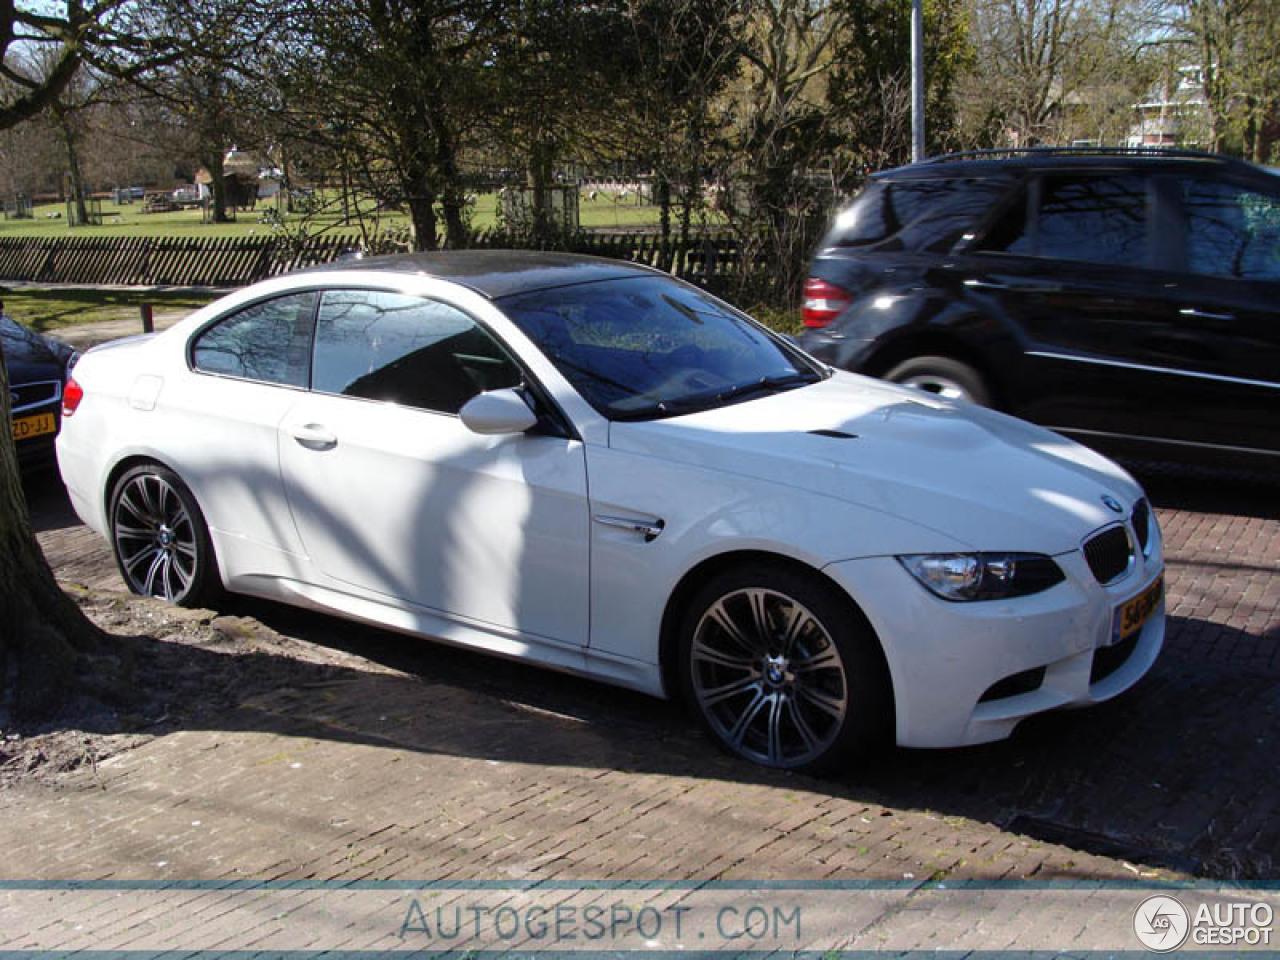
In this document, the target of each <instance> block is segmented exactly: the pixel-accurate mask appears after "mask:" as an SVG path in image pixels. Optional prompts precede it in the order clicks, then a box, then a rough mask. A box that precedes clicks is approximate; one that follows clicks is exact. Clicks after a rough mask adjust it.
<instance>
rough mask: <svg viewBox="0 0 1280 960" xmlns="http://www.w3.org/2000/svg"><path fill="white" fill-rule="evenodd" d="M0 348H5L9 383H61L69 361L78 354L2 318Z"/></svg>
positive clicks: (59, 343)
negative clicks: (48, 381) (52, 381)
mask: <svg viewBox="0 0 1280 960" xmlns="http://www.w3.org/2000/svg"><path fill="white" fill-rule="evenodd" d="M0 346H3V348H4V362H5V368H6V369H7V370H8V372H9V384H10V385H11V386H14V387H16V386H18V385H19V384H22V383H32V382H34V381H40V380H62V379H63V374H64V372H65V370H66V365H67V360H68V358H70V357H71V355H72V354H74V353H75V351H74V350H73V349H72V348H71V347H69V346H67V345H66V344H65V343H63V342H62V341H61V340H55V339H53V338H52V337H46V336H43V335H42V334H39V333H36V332H35V331H34V330H29V329H27V328H26V327H24V326H22V324H20V323H18V322H17V321H15V320H11V319H10V318H9V317H0Z"/></svg>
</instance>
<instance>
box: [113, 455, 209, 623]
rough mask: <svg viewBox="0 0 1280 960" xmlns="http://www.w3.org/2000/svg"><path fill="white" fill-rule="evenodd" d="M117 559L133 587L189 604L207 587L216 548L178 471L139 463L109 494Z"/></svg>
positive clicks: (129, 584) (146, 592) (149, 593)
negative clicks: (177, 473)
mask: <svg viewBox="0 0 1280 960" xmlns="http://www.w3.org/2000/svg"><path fill="white" fill-rule="evenodd" d="M111 540H112V544H113V546H114V547H115V555H116V563H117V564H118V565H119V567H120V573H121V574H122V575H123V576H124V580H125V583H126V584H128V586H129V589H130V590H132V591H133V592H134V593H140V594H142V595H143V596H148V597H158V598H160V599H161V600H168V601H169V602H170V603H177V604H183V605H190V604H192V603H195V602H196V601H197V600H198V599H200V598H201V597H202V596H203V595H204V594H205V593H206V585H207V583H208V581H209V578H210V570H211V567H212V552H213V551H212V548H211V547H210V546H209V535H208V533H207V531H206V530H205V526H204V518H203V517H202V516H201V514H200V510H199V508H198V507H197V506H196V504H195V500H194V498H193V497H192V496H191V493H190V492H189V491H188V490H187V488H186V486H185V485H183V483H182V481H181V480H179V479H178V477H177V475H176V474H174V473H173V472H172V471H170V470H166V469H165V468H163V467H160V466H155V465H148V466H143V467H135V468H134V469H132V470H130V471H129V472H128V473H126V474H125V475H124V476H123V477H121V478H120V480H119V481H118V482H117V483H116V486H115V490H114V492H113V494H112V498H111Z"/></svg>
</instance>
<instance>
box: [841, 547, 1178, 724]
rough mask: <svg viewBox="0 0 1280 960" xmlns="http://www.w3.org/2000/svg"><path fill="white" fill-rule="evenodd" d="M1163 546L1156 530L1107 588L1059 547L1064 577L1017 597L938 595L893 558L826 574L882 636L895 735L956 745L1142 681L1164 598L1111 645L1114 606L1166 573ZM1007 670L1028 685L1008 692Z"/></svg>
mask: <svg viewBox="0 0 1280 960" xmlns="http://www.w3.org/2000/svg"><path fill="white" fill-rule="evenodd" d="M1160 548H1161V544H1160V542H1159V537H1158V536H1157V537H1156V539H1155V542H1154V543H1153V546H1152V549H1151V551H1150V555H1149V556H1148V557H1143V556H1142V555H1141V553H1140V552H1139V553H1138V555H1137V557H1136V559H1135V563H1134V565H1133V567H1132V569H1131V570H1130V571H1129V573H1128V574H1127V575H1126V576H1124V577H1123V578H1122V579H1121V580H1120V581H1118V582H1117V583H1114V584H1112V585H1110V586H1102V585H1101V584H1099V583H1098V581H1097V580H1096V578H1095V577H1094V575H1093V573H1092V572H1091V571H1090V569H1089V566H1088V564H1087V562H1086V561H1085V558H1084V554H1083V553H1082V552H1081V551H1075V552H1073V553H1067V554H1062V555H1059V556H1056V557H1055V558H1054V559H1055V560H1056V561H1057V562H1058V564H1059V566H1061V567H1062V570H1063V572H1064V573H1065V574H1066V580H1065V582H1063V583H1061V584H1058V585H1057V586H1055V587H1053V588H1052V589H1049V590H1046V591H1044V592H1043V593H1039V594H1035V595H1033V596H1029V597H1020V598H1018V599H1016V600H1010V601H986V602H977V603H948V602H947V601H945V600H940V599H938V598H937V597H935V596H933V595H932V594H930V593H929V592H928V591H926V590H925V589H924V588H923V587H922V586H920V584H918V583H917V582H916V581H915V579H914V578H913V577H912V576H911V575H910V574H909V573H907V571H906V570H905V569H903V567H902V566H901V564H899V563H898V561H897V560H896V559H894V558H893V557H869V558H866V559H861V560H850V561H845V562H842V563H836V564H832V565H830V566H829V567H827V568H826V573H827V574H828V575H830V576H831V577H832V578H833V579H834V580H836V581H837V582H838V583H839V584H840V585H841V586H843V587H844V588H845V589H846V590H847V591H848V592H849V594H850V595H851V596H852V597H853V598H854V599H855V600H856V601H857V602H858V604H859V605H860V606H861V607H862V610H863V611H864V612H865V613H866V615H867V617H868V619H869V620H870V621H871V624H872V626H873V627H874V628H875V630H876V634H877V636H878V637H879V638H880V641H881V645H882V646H883V648H884V653H885V659H886V660H887V661H888V665H889V672H890V674H891V676H892V679H893V693H894V704H895V719H896V729H897V742H898V744H899V745H901V746H905V747H956V746H965V745H969V744H977V743H987V742H989V741H992V740H1000V739H1003V738H1004V737H1007V736H1009V734H1011V733H1012V732H1013V729H1014V727H1016V726H1017V725H1018V723H1019V722H1021V721H1022V720H1024V719H1026V718H1027V717H1029V716H1033V715H1035V714H1038V713H1044V712H1045V711H1047V710H1054V709H1059V708H1062V707H1079V706H1087V705H1089V704H1094V703H1100V702H1102V701H1104V700H1108V699H1110V698H1112V697H1114V696H1116V695H1117V694H1119V693H1122V692H1123V691H1125V690H1127V689H1129V688H1130V687H1131V686H1133V685H1134V684H1135V683H1137V682H1138V680H1140V679H1141V678H1142V677H1143V676H1144V675H1145V674H1146V673H1147V671H1148V670H1150V669H1151V666H1152V664H1154V663H1155V660H1156V656H1157V655H1158V654H1159V652H1160V648H1161V646H1162V645H1163V643H1164V630H1165V605H1164V599H1163V598H1161V600H1160V603H1159V605H1158V606H1157V607H1156V609H1155V611H1154V612H1153V614H1152V615H1151V617H1150V619H1148V620H1147V621H1146V623H1145V624H1144V625H1143V626H1142V628H1141V630H1140V631H1139V632H1138V633H1137V634H1136V635H1134V636H1131V637H1130V638H1128V639H1127V640H1126V641H1124V642H1122V643H1120V644H1117V645H1115V646H1112V645H1111V640H1112V626H1113V621H1114V617H1115V612H1116V610H1117V608H1118V607H1120V606H1121V605H1122V604H1123V603H1124V602H1126V601H1127V600H1129V599H1131V598H1133V597H1135V596H1137V595H1138V594H1140V593H1141V592H1142V591H1143V590H1144V589H1146V588H1147V587H1149V586H1150V585H1151V584H1153V583H1154V582H1155V581H1156V579H1157V578H1159V577H1160V576H1161V575H1162V573H1163V569H1164V563H1163V557H1162V555H1161V549H1160ZM1041 671H1043V672H1042V673H1041ZM1011 678H1017V679H1018V680H1022V681H1024V682H1023V683H1021V684H1019V683H1017V682H1015V683H1014V684H1012V685H1011V686H1009V687H1005V688H1004V689H1012V690H1013V691H1014V692H1012V693H1011V694H1010V695H1001V694H1002V688H1001V687H998V686H997V684H1001V683H1002V681H1008V680H1010V679H1011ZM993 688H994V689H993Z"/></svg>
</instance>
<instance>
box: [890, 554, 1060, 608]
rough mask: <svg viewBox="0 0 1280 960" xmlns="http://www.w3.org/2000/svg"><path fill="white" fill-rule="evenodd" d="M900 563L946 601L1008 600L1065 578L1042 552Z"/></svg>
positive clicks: (920, 557) (915, 557) (926, 557)
mask: <svg viewBox="0 0 1280 960" xmlns="http://www.w3.org/2000/svg"><path fill="white" fill-rule="evenodd" d="M898 562H899V563H900V564H902V565H903V566H904V567H906V569H907V571H908V572H909V573H910V574H911V575H912V576H913V577H915V578H916V579H917V580H919V581H920V582H921V583H922V584H924V586H925V587H927V588H928V589H929V591H930V592H931V593H933V594H935V595H937V596H939V597H941V598H942V599H943V600H951V601H964V600H1008V599H1009V598H1010V597H1025V596H1027V595H1028V594H1031V593H1039V592H1040V591H1041V590H1048V589H1049V588H1050V587H1052V586H1053V585H1054V584H1058V583H1061V582H1062V581H1063V580H1065V579H1066V578H1065V577H1064V576H1063V573H1062V570H1061V569H1059V567H1058V565H1057V564H1056V563H1054V562H1053V558H1052V557H1047V556H1045V555H1044V554H1042V553H919V554H912V555H909V556H903V557H898Z"/></svg>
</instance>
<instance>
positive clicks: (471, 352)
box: [312, 290, 523, 413]
mask: <svg viewBox="0 0 1280 960" xmlns="http://www.w3.org/2000/svg"><path fill="white" fill-rule="evenodd" d="M522 379H523V377H522V375H521V372H520V368H519V367H518V366H517V365H516V364H515V362H514V361H513V360H512V359H511V358H510V356H508V355H507V353H506V352H505V351H504V350H503V349H502V348H501V347H500V346H498V344H497V342H496V341H495V340H494V339H493V337H491V336H490V335H489V334H488V333H487V332H486V331H485V330H484V329H483V328H481V327H480V326H478V325H477V324H476V323H475V321H473V320H472V319H471V318H470V317H469V316H467V315H466V314H465V313H463V312H462V311H460V310H456V309H454V308H453V307H450V306H448V305H446V304H443V303H439V302H438V301H435V300H425V299H423V298H421V297H407V296H404V295H402V294H397V293H384V292H381V291H376V290H331V291H327V292H326V293H325V294H324V296H323V298H322V299H321V301H320V312H319V316H318V318H317V321H316V346H315V359H314V369H313V375H312V389H314V390H318V391H321V392H323V393H335V394H340V395H342V396H348V397H363V398H365V399H367V400H384V401H387V402H389V403H399V404H404V405H405V406H410V407H419V408H421V409H423V410H434V411H437V412H440V413H457V412H458V411H459V410H460V409H462V405H463V404H465V403H466V402H467V401H468V400H470V399H471V398H472V397H474V396H475V395H476V394H478V393H482V392H484V391H486V390H497V389H500V388H502V387H514V386H518V385H519V384H520V382H521V380H522Z"/></svg>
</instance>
